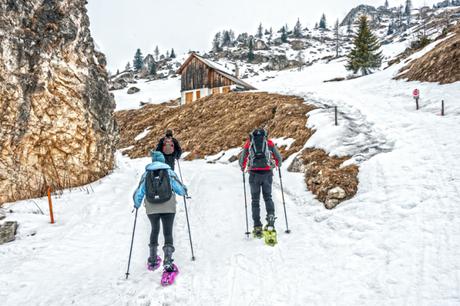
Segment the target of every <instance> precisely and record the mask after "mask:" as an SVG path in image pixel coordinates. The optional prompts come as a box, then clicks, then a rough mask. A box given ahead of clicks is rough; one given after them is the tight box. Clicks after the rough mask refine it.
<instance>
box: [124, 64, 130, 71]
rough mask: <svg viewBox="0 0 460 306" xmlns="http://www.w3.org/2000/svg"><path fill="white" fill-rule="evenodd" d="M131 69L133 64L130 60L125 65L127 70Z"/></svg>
mask: <svg viewBox="0 0 460 306" xmlns="http://www.w3.org/2000/svg"><path fill="white" fill-rule="evenodd" d="M130 70H131V64H130V63H129V62H128V63H127V64H126V66H125V71H130Z"/></svg>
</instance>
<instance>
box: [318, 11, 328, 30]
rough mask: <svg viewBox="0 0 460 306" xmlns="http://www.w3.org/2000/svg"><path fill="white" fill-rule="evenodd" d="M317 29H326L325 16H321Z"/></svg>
mask: <svg viewBox="0 0 460 306" xmlns="http://www.w3.org/2000/svg"><path fill="white" fill-rule="evenodd" d="M319 28H320V29H323V30H324V29H326V28H327V22H326V15H325V14H323V16H321V20H320V21H319Z"/></svg>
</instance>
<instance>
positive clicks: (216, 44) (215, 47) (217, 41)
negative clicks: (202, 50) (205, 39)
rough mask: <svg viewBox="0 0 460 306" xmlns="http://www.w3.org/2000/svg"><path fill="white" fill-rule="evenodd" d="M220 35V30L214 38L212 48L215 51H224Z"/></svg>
mask: <svg viewBox="0 0 460 306" xmlns="http://www.w3.org/2000/svg"><path fill="white" fill-rule="evenodd" d="M220 36H221V35H220V32H217V33H216V35H214V39H213V41H212V50H213V51H214V52H219V51H222V48H221V47H220Z"/></svg>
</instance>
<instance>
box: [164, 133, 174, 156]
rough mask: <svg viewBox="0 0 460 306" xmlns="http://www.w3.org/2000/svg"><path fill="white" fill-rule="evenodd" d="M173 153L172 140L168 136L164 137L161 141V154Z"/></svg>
mask: <svg viewBox="0 0 460 306" xmlns="http://www.w3.org/2000/svg"><path fill="white" fill-rule="evenodd" d="M173 153H174V141H173V139H172V138H170V137H166V138H165V140H164V141H163V154H165V155H171V154H173Z"/></svg>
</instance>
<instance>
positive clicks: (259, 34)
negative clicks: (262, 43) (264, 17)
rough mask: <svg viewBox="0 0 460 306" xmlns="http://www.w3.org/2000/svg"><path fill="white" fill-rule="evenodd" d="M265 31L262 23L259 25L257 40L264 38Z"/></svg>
mask: <svg viewBox="0 0 460 306" xmlns="http://www.w3.org/2000/svg"><path fill="white" fill-rule="evenodd" d="M263 31H264V28H263V27H262V23H260V24H259V27H258V28H257V35H256V36H257V38H262V36H263Z"/></svg>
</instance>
